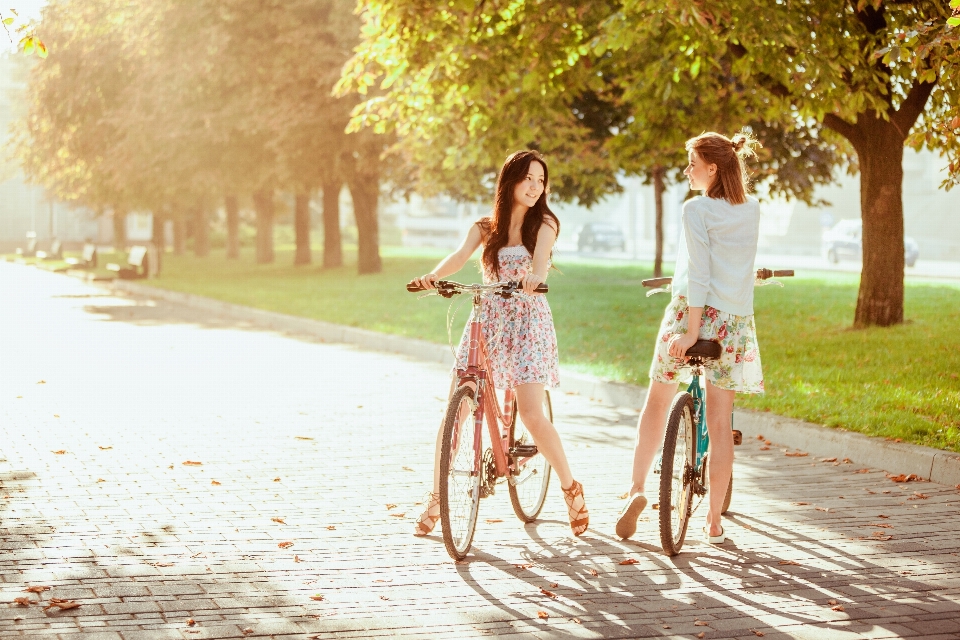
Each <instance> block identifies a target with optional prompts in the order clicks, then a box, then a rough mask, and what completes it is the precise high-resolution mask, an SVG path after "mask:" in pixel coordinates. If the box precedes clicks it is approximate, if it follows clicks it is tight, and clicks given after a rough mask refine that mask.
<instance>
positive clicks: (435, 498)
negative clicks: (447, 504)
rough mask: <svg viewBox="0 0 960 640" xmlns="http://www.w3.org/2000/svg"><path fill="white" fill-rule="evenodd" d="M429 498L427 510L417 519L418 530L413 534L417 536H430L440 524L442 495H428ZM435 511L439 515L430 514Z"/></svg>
mask: <svg viewBox="0 0 960 640" xmlns="http://www.w3.org/2000/svg"><path fill="white" fill-rule="evenodd" d="M427 496H428V498H427V499H426V502H427V508H426V509H424V510H423V513H421V514H420V517H419V518H417V528H416V529H415V530H414V532H413V535H415V536H425V535H429V533H430V532H431V531H433V528H434V527H436V526H437V523H438V522H440V494H439V493H428V494H427ZM434 509H436V510H437V515H431V514H430V512H431V511H433V510H434Z"/></svg>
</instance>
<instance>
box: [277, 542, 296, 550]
mask: <svg viewBox="0 0 960 640" xmlns="http://www.w3.org/2000/svg"><path fill="white" fill-rule="evenodd" d="M277 546H278V547H280V548H281V549H289V548H290V547H292V546H293V543H292V542H281V543H280V544H278V545H277Z"/></svg>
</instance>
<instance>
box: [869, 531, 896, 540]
mask: <svg viewBox="0 0 960 640" xmlns="http://www.w3.org/2000/svg"><path fill="white" fill-rule="evenodd" d="M871 536H872V537H873V539H874V540H881V541H886V540H893V536H888V535H886V534H884V533H883V531H874V532H873V533H872V534H871Z"/></svg>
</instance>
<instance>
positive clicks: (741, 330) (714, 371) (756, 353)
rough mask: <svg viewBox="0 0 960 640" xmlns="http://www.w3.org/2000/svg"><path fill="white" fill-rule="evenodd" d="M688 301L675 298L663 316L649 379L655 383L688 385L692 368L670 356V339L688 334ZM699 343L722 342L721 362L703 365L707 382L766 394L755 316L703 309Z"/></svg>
mask: <svg viewBox="0 0 960 640" xmlns="http://www.w3.org/2000/svg"><path fill="white" fill-rule="evenodd" d="M688 308H689V305H688V304H687V299H686V297H684V296H675V297H674V298H673V299H672V300H671V301H670V305H669V306H668V307H667V310H666V312H665V313H664V315H663V322H662V323H661V325H660V335H659V336H658V337H657V346H656V348H655V349H654V354H653V363H652V364H651V365H650V379H651V380H653V381H655V382H685V383H686V382H689V381H690V380H691V379H692V378H693V376H692V373H691V367H690V366H689V365H687V364H686V363H685V362H684V361H683V360H681V359H680V358H674V357H673V356H671V355H670V353H669V350H668V349H669V346H668V345H669V342H670V338H671V337H673V336H675V335H677V334H682V333H686V332H687V321H686V316H687V309H688ZM700 339H701V340H712V341H714V342H719V343H720V345H721V346H722V347H723V353H722V354H721V356H720V358H719V360H708V361H707V362H706V364H704V375H705V376H706V378H707V380H709V381H710V382H712V383H713V385H714V386H716V387H719V388H720V389H728V390H730V391H737V392H739V393H763V371H762V369H761V367H760V346H759V344H758V343H757V330H756V327H755V326H754V323H753V316H752V315H751V316H735V315H733V314H732V313H726V312H724V311H720V310H719V309H714V308H713V307H711V306H709V305H707V306H706V307H704V309H703V319H702V320H701V324H700Z"/></svg>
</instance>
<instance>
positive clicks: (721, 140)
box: [686, 131, 760, 204]
mask: <svg viewBox="0 0 960 640" xmlns="http://www.w3.org/2000/svg"><path fill="white" fill-rule="evenodd" d="M759 145H760V143H759V142H757V139H756V138H754V137H753V135H752V134H750V133H748V132H746V131H740V133H738V134H736V135H735V136H733V138H728V137H726V136H725V135H723V134H720V133H714V132H713V131H708V132H707V133H701V134H700V135H698V136H697V137H696V138H690V139H689V140H687V144H686V147H687V151H693V152H695V153H696V154H697V156H699V157H700V160H701V161H702V162H704V163H705V164H708V165H709V164H715V165H717V177H716V179H715V180H714V181H713V184H712V185H710V188H709V189H708V190H707V196H708V197H710V198H717V199H720V200H726V201H727V202H729V203H730V204H743V203H744V202H746V201H747V193H749V192H750V177H749V175H748V174H747V165H746V159H747V158H749V157H750V156H753V157H754V158H756V157H757V152H756V151H754V147H757V146H759Z"/></svg>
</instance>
